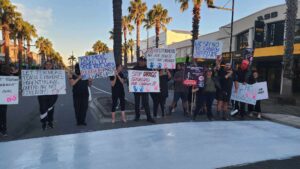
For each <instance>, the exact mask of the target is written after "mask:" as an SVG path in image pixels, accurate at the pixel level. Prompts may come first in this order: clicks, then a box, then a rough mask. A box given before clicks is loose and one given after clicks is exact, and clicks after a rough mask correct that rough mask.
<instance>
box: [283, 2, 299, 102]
mask: <svg viewBox="0 0 300 169" xmlns="http://www.w3.org/2000/svg"><path fill="white" fill-rule="evenodd" d="M286 6H287V10H286V19H285V25H286V26H285V37H286V38H285V43H284V47H285V49H284V57H283V68H282V78H281V80H282V83H281V91H280V94H281V95H283V96H285V97H292V96H293V87H292V86H293V78H294V71H293V70H294V56H293V53H294V42H295V26H296V20H297V12H298V0H286Z"/></svg>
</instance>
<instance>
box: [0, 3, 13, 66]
mask: <svg viewBox="0 0 300 169" xmlns="http://www.w3.org/2000/svg"><path fill="white" fill-rule="evenodd" d="M15 9H16V6H14V5H12V4H11V2H10V0H0V26H1V28H2V38H3V41H4V52H5V64H9V60H10V58H9V44H10V28H9V26H10V24H11V23H13V21H14V18H15V16H16V11H15Z"/></svg>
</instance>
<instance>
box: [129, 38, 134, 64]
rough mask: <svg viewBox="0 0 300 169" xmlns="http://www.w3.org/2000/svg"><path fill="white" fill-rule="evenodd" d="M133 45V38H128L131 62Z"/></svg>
mask: <svg viewBox="0 0 300 169" xmlns="http://www.w3.org/2000/svg"><path fill="white" fill-rule="evenodd" d="M133 47H134V40H133V39H129V41H128V48H129V50H130V56H131V62H133Z"/></svg>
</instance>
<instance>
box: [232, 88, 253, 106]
mask: <svg viewBox="0 0 300 169" xmlns="http://www.w3.org/2000/svg"><path fill="white" fill-rule="evenodd" d="M256 95H257V91H256V90H255V87H254V85H248V84H245V85H244V84H242V83H239V87H238V91H237V93H235V87H234V85H233V87H232V93H231V100H235V101H239V102H243V103H248V104H252V105H255V104H256Z"/></svg>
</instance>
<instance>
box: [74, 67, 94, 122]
mask: <svg viewBox="0 0 300 169" xmlns="http://www.w3.org/2000/svg"><path fill="white" fill-rule="evenodd" d="M69 82H70V84H71V86H73V105H74V109H75V117H76V121H77V125H78V126H86V125H87V124H86V122H85V118H86V112H87V110H88V104H89V90H88V87H89V86H91V84H92V80H91V79H88V80H82V79H81V74H80V68H79V64H78V63H76V64H75V74H74V75H69Z"/></svg>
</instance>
